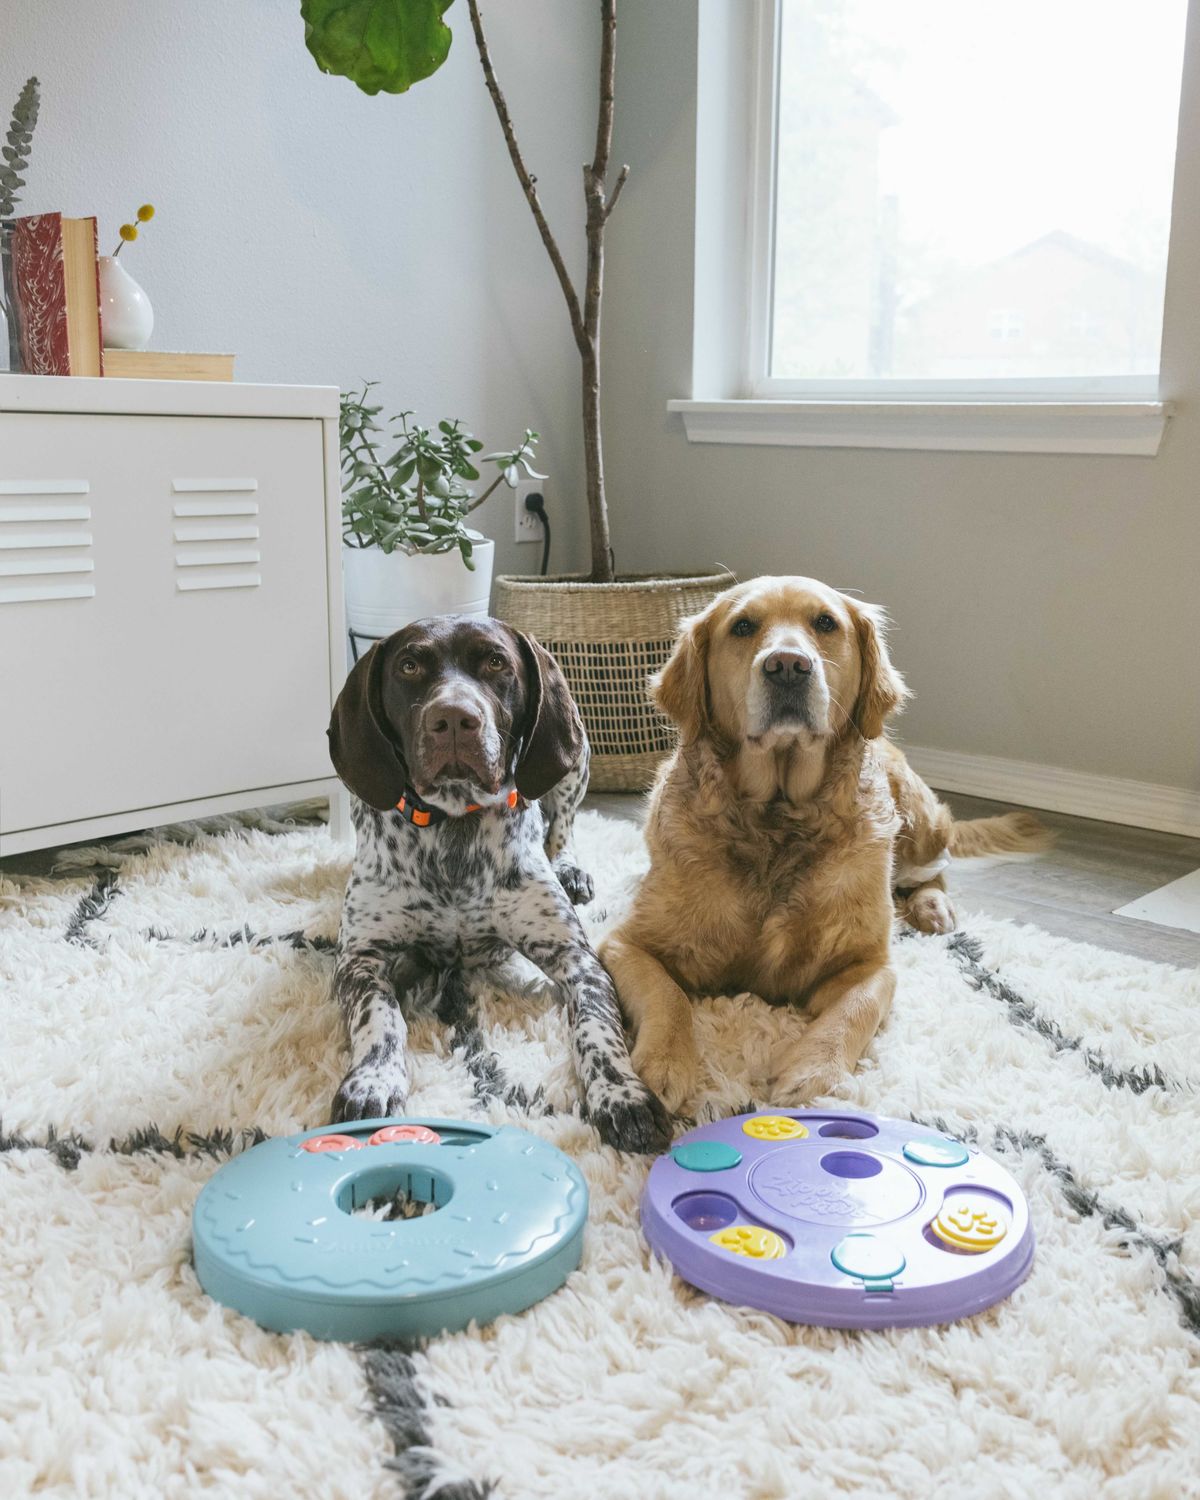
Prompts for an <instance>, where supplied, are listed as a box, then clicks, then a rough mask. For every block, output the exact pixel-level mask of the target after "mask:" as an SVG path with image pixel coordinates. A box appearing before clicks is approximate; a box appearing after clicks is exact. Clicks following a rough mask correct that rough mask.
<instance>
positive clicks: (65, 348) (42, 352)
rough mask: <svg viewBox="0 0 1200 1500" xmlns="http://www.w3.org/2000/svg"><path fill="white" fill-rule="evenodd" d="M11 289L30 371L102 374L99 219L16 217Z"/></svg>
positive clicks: (22, 350)
mask: <svg viewBox="0 0 1200 1500" xmlns="http://www.w3.org/2000/svg"><path fill="white" fill-rule="evenodd" d="M9 255H10V265H9V268H8V269H9V278H8V279H9V292H10V297H11V302H12V304H13V308H12V310H13V311H14V312H15V315H16V323H17V334H18V346H19V349H20V356H21V370H22V371H23V372H24V373H25V374H26V375H100V374H102V373H103V365H102V363H101V359H102V356H101V353H100V272H99V266H98V264H97V259H96V221H95V219H64V218H63V216H62V214H30V215H28V216H27V217H25V218H23V219H15V220H13V221H12V226H11V244H10V247H9Z"/></svg>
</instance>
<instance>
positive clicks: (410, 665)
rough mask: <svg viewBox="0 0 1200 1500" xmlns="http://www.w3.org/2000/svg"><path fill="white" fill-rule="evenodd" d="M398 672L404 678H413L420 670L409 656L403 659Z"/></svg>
mask: <svg viewBox="0 0 1200 1500" xmlns="http://www.w3.org/2000/svg"><path fill="white" fill-rule="evenodd" d="M399 665H400V671H401V672H402V673H403V675H404V676H405V677H415V676H416V675H417V673H418V672H419V671H420V670H421V668H420V666H419V665H418V663H417V662H415V661H414V660H413V658H412V657H411V656H406V657H404V658H403V659H402V660H401V662H400V664H399Z"/></svg>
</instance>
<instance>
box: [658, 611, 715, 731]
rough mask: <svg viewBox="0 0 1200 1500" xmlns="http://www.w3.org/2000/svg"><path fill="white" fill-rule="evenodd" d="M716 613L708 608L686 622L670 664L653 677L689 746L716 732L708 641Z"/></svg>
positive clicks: (665, 707)
mask: <svg viewBox="0 0 1200 1500" xmlns="http://www.w3.org/2000/svg"><path fill="white" fill-rule="evenodd" d="M711 630H712V612H711V610H705V611H704V612H703V613H702V614H699V615H693V616H692V618H691V619H690V620H685V621H684V622H683V632H682V634H681V635H680V637H679V639H678V641H676V643H675V650H674V651H673V652H672V653H671V656H670V659H669V660H668V662H667V664H666V666H665V667H664V668H663V669H662V671H661V672H659V673H658V675H657V676H656V677H652V678H651V679H650V689H651V692H652V694H653V696H654V701H655V702H656V703H657V704H658V706H659V708H661V709H662V711H663V713H665V714H666V715H667V717H668V718H669V719H673V720H674V722H675V723H676V724H678V726H679V737H680V739H681V740H682V741H683V743H684V744H685V745H690V744H692V743H693V742H694V741H695V740H698V739H700V738H701V737H702V736H705V735H709V734H711V733H712V727H713V726H712V714H711V710H710V706H709V701H708V641H709V635H710V632H711Z"/></svg>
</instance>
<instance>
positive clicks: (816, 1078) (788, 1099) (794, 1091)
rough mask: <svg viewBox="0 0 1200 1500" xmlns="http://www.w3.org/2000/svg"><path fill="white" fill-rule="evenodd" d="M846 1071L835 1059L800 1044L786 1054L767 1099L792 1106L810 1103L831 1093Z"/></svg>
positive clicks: (776, 1071)
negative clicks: (818, 1053)
mask: <svg viewBox="0 0 1200 1500" xmlns="http://www.w3.org/2000/svg"><path fill="white" fill-rule="evenodd" d="M847 1071H848V1070H847V1069H846V1068H845V1067H843V1066H842V1064H841V1063H840V1062H839V1061H837V1060H836V1059H831V1058H829V1057H822V1056H820V1055H816V1054H814V1053H813V1052H812V1051H811V1050H807V1049H806V1048H805V1047H804V1046H803V1045H801V1046H800V1047H798V1048H797V1049H796V1050H795V1052H792V1053H787V1054H785V1055H784V1057H783V1059H782V1060H781V1062H780V1064H779V1066H778V1068H777V1069H776V1070H775V1073H774V1074H773V1076H772V1078H771V1081H770V1085H769V1090H770V1091H769V1093H768V1094H767V1100H768V1102H769V1103H771V1104H787V1105H790V1106H791V1107H792V1108H793V1109H796V1108H799V1107H800V1106H801V1105H805V1104H811V1103H812V1101H813V1100H814V1099H819V1098H821V1097H822V1095H824V1094H831V1093H832V1092H833V1091H834V1089H835V1088H836V1087H837V1086H838V1084H839V1083H841V1081H842V1079H843V1078H844V1077H845V1076H846V1073H847Z"/></svg>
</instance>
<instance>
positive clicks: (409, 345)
mask: <svg viewBox="0 0 1200 1500" xmlns="http://www.w3.org/2000/svg"><path fill="white" fill-rule="evenodd" d="M299 9H300V7H299V4H298V0H203V3H200V4H186V3H185V4H165V3H161V0H159V3H148V0H104V3H103V4H97V5H90V4H82V3H80V0H0V113H2V114H3V117H4V118H3V123H2V124H0V132H2V131H3V129H4V128H6V127H7V122H8V113H9V110H10V108H11V104H12V101H13V100H14V99H15V97H16V94H17V90H18V89H19V88H20V86H21V84H22V83H23V82H24V80H25V78H26V77H27V76H28V75H29V74H30V73H36V74H37V75H38V76H39V78H40V79H41V82H42V117H41V122H40V124H39V126H38V129H37V132H36V135H35V138H34V153H33V164H32V168H31V171H30V173H29V174H28V186H27V188H26V189H25V196H24V202H23V204H22V207H21V209H20V211H21V212H28V213H33V212H40V211H43V210H48V209H62V210H63V211H64V212H66V213H69V214H90V213H94V214H96V215H98V217H99V219H100V232H101V241H102V243H101V249H102V251H107V250H108V249H109V248H111V246H110V245H109V243H108V242H109V241H112V242H114V243H115V241H116V230H117V226H118V225H119V224H120V223H121V221H122V220H123V219H125V218H128V217H129V216H130V215H131V214H132V212H133V210H134V209H135V208H136V207H137V205H138V204H139V203H142V202H144V201H146V200H147V199H148V200H150V201H152V202H153V203H154V204H155V205H156V206H157V209H158V216H157V217H156V218H155V220H154V222H153V223H152V224H151V225H150V226H149V227H148V228H147V229H146V231H145V234H144V238H142V239H140V240H139V241H138V242H137V243H136V244H134V245H131V246H129V247H128V248H127V249H126V250H125V251H124V252H123V253H122V257H121V259H122V263H123V264H125V265H126V266H127V267H128V269H129V271H130V272H131V273H132V274H133V275H134V276H136V277H137V278H138V280H139V281H141V282H142V284H143V285H144V286H145V288H146V290H147V292H148V293H149V294H150V297H151V300H152V302H153V304H154V308H155V316H156V320H157V326H156V329H155V334H154V339H153V343H154V345H155V347H156V348H160V349H193V350H233V351H234V352H235V353H236V354H237V356H238V358H237V366H236V370H237V377H238V379H240V380H263V381H288V382H299V383H302V384H310V383H311V384H326V383H328V384H333V385H340V386H348V385H351V384H353V383H355V382H356V381H357V380H359V379H360V378H362V377H364V376H365V377H370V378H377V379H379V380H380V381H381V382H382V385H381V391H382V393H383V396H384V399H385V402H386V403H387V406H388V409H390V410H395V409H397V408H399V407H403V406H412V407H416V408H417V409H418V410H419V411H420V412H421V413H422V415H424V416H426V417H429V418H436V417H441V416H462V417H464V418H465V419H466V420H467V422H468V423H469V424H470V425H471V426H473V428H474V430H475V431H476V432H477V433H478V434H479V436H480V437H481V438H482V439H483V440H484V442H485V443H486V444H487V446H488V447H489V448H492V447H501V446H503V445H506V444H507V443H508V442H509V441H510V440H513V441H515V440H516V439H517V438H519V436H520V434H521V433H522V432H523V431H524V428H525V426H526V425H528V426H531V427H534V428H536V429H537V430H538V431H540V432H541V434H542V436H543V446H542V450H541V451H542V457H543V459H544V463H543V464H542V467H543V468H544V469H548V470H549V471H550V473H551V487H550V489H549V491H548V495H549V499H550V503H551V505H552V506H553V507H554V511H555V514H556V517H559V518H563V513H564V502H566V501H567V500H569V499H574V498H575V497H576V496H577V495H578V494H579V492H580V490H581V485H582V479H581V475H582V468H581V458H580V455H581V451H582V450H581V443H580V439H579V422H578V418H577V415H576V413H577V409H578V397H577V394H576V382H577V379H578V377H577V374H576V371H577V368H578V366H577V361H576V358H575V354H574V348H573V345H572V344H571V341H570V334H569V329H568V324H567V319H566V312H565V308H564V307H563V305H562V300H561V294H560V292H559V290H558V285H557V283H556V282H555V280H554V276H553V272H552V271H551V269H550V266H549V263H548V261H547V260H546V257H545V253H544V251H543V249H542V246H541V243H540V241H539V239H538V236H537V231H536V229H535V227H534V225H533V221H532V219H531V217H530V214H529V210H528V208H527V207H526V205H525V202H524V199H523V198H522V196H521V192H520V188H519V187H518V184H517V181H516V177H515V176H514V174H513V170H512V167H511V165H510V164H509V161H508V157H507V153H506V152H505V149H504V144H503V140H502V138H501V135H500V130H499V127H498V125H497V123H496V120H495V118H494V116H493V114H492V108H491V103H490V101H489V99H488V97H487V94H486V91H485V89H484V85H483V80H482V75H481V72H480V68H479V62H478V59H477V57H476V55H475V50H474V45H473V42H472V39H471V33H470V26H469V24H468V18H467V13H466V8H465V6H464V5H463V4H461V3H460V4H458V5H455V6H454V8H453V10H452V11H451V12H450V13H449V15H448V17H447V19H448V21H449V22H450V23H451V25H452V27H453V29H454V32H455V39H454V44H453V46H452V48H451V55H450V59H449V61H448V63H447V64H446V65H445V67H444V68H443V70H442V71H441V72H440V73H439V74H437V75H436V76H435V77H433V78H431V79H429V80H427V81H426V82H424V83H422V84H420V85H418V86H417V87H416V88H414V89H413V90H412V91H411V92H410V93H409V94H407V95H401V96H400V97H398V98H393V97H391V96H388V95H385V94H380V95H377V96H376V97H375V98H367V97H366V96H365V95H363V94H360V93H359V91H358V90H357V89H356V88H355V87H354V86H353V84H351V83H349V82H347V81H346V80H345V79H340V78H328V77H323V76H322V75H321V74H320V73H319V72H318V71H317V67H316V64H315V63H314V62H313V61H312V59H311V58H310V57H309V55H308V53H307V52H306V51H305V48H304V36H303V26H302V23H301V21H300V15H299ZM487 19H488V22H489V23H490V31H491V32H492V41H493V44H494V48H493V50H494V53H495V60H496V65H497V68H498V70H499V71H500V75H501V80H502V82H503V83H504V85H505V87H506V89H507V90H508V92H509V94H510V103H511V105H512V108H513V111H514V114H515V116H516V118H517V121H518V125H519V127H520V131H521V135H522V137H523V139H524V142H525V147H526V151H527V154H528V158H529V161H530V165H531V169H532V170H534V171H536V172H537V173H538V175H539V179H540V185H541V190H542V192H543V195H544V197H545V199H546V201H547V204H548V208H549V211H550V212H551V213H552V214H553V216H554V220H555V222H556V223H557V224H560V225H563V226H564V230H563V243H564V250H565V251H567V250H569V252H570V254H571V256H572V259H573V263H574V264H579V263H580V261H581V258H582V254H583V235H582V230H581V228H580V227H578V226H579V225H580V224H581V221H582V193H581V190H580V185H579V172H578V164H579V163H580V162H581V161H582V160H583V159H584V157H585V155H587V154H588V152H589V149H590V139H589V136H590V131H589V121H588V114H589V110H588V109H587V108H581V106H580V103H579V100H580V96H581V94H586V95H587V96H588V97H589V98H590V91H591V89H592V88H594V82H593V80H594V68H595V58H596V53H597V48H598V35H597V28H596V26H595V24H594V17H593V15H592V10H591V7H590V6H586V5H584V4H582V3H574V0H573V3H570V4H556V3H554V0H504V4H503V5H502V6H501V5H494V6H490V7H488V16H487ZM593 128H594V126H593ZM568 509H569V511H570V512H571V514H570V515H568V516H566V517H565V518H564V519H565V522H566V524H563V525H559V526H558V527H556V529H555V562H556V564H557V565H559V566H563V567H565V566H568V565H569V564H573V563H575V562H576V561H577V560H578V559H579V558H580V557H581V556H582V551H581V548H582V546H583V538H584V536H585V533H586V528H585V527H584V525H583V522H582V517H576V516H575V515H574V511H575V506H573V505H572V506H570V507H568ZM512 511H513V504H512V500H511V498H510V496H509V492H508V491H506V490H502V491H501V492H499V493H498V494H497V496H496V497H494V499H493V500H491V501H489V502H488V504H487V506H486V507H484V508H483V509H482V510H481V511H480V512H479V513H478V515H479V520H480V525H481V529H482V530H484V531H486V532H488V533H489V534H490V535H493V536H495V537H496V538H497V540H498V543H499V549H498V554H497V567H498V568H508V569H509V570H510V571H511V570H512V569H514V568H516V569H518V570H529V569H532V568H533V567H535V566H536V560H537V558H538V553H537V550H536V549H535V548H534V547H531V546H521V547H518V546H515V545H514V543H513V537H512V530H513V527H512Z"/></svg>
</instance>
